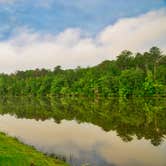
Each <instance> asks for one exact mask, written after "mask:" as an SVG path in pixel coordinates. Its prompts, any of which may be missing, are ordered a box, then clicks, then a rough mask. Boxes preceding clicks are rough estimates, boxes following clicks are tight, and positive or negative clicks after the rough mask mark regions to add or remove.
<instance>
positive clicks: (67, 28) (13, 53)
mask: <svg viewBox="0 0 166 166" xmlns="http://www.w3.org/2000/svg"><path fill="white" fill-rule="evenodd" d="M152 46H157V47H159V48H161V50H162V51H163V53H166V0H139V1H138V0H0V72H5V73H11V72H14V71H16V70H26V69H35V68H49V69H53V68H54V67H55V66H57V65H61V66H62V67H63V68H75V67H77V66H82V67H87V66H93V65H96V64H98V63H101V62H102V61H103V60H106V59H109V60H111V59H116V56H117V55H118V54H119V53H120V52H121V51H123V50H125V49H128V50H131V51H132V52H134V53H135V52H138V51H139V52H144V51H147V50H149V49H150V48H151V47H152Z"/></svg>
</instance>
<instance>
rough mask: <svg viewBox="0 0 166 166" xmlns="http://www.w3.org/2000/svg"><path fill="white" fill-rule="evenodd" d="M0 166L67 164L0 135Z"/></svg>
mask: <svg viewBox="0 0 166 166" xmlns="http://www.w3.org/2000/svg"><path fill="white" fill-rule="evenodd" d="M0 166H67V164H65V163H64V162H62V161H60V160H57V159H54V158H51V157H48V156H46V155H44V154H42V153H41V152H38V151H37V150H35V149H34V148H33V147H31V146H27V145H24V144H22V143H20V142H19V141H18V140H17V139H15V138H11V137H9V136H7V135H5V134H3V133H0Z"/></svg>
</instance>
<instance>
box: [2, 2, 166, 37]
mask: <svg viewBox="0 0 166 166" xmlns="http://www.w3.org/2000/svg"><path fill="white" fill-rule="evenodd" d="M0 2H1V4H0V27H1V28H0V33H1V34H0V38H1V39H5V38H7V37H10V35H11V34H12V32H13V31H14V30H15V29H16V28H19V27H23V26H24V27H28V28H30V29H31V30H34V31H38V32H42V33H51V34H57V33H58V32H61V31H63V30H65V29H66V28H69V27H70V28H81V29H82V30H84V31H87V32H89V33H91V34H92V35H93V34H96V33H97V32H99V31H101V30H102V28H104V27H105V26H107V25H110V24H113V23H115V22H116V21H117V20H119V19H121V18H125V17H134V16H137V15H140V14H143V13H146V12H148V11H151V10H155V9H160V8H163V7H165V6H166V1H164V0H139V1H138V0H35V1H34V0H15V1H14V0H6V1H5V0H0Z"/></svg>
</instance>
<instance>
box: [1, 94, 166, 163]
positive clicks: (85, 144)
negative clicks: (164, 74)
mask: <svg viewBox="0 0 166 166" xmlns="http://www.w3.org/2000/svg"><path fill="white" fill-rule="evenodd" d="M0 114H1V115H0V130H1V131H3V132H5V133H8V134H9V135H11V136H16V137H17V138H19V139H20V140H21V141H22V142H24V143H26V144H29V145H33V146H35V147H36V148H37V149H39V150H41V151H43V152H45V153H49V154H55V155H59V156H65V158H66V160H67V162H69V163H70V164H71V165H73V166H81V165H83V164H89V165H92V166H133V165H134V166H165V165H166V158H165V154H166V139H165V135H166V121H165V120H166V103H165V100H164V99H163V98H153V99H152V98H147V99H143V98H140V99H138V98H137V99H128V100H124V99H123V100H122V99H119V98H110V99H98V100H97V99H96V100H92V99H85V98H72V99H71V98H65V99H64V98H61V99H58V98H51V99H48V98H43V99H39V98H25V97H22V98H21V97H17V98H12V97H11V98H9V97H8V98H6V97H4V98H1V100H0Z"/></svg>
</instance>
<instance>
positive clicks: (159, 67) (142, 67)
mask: <svg viewBox="0 0 166 166" xmlns="http://www.w3.org/2000/svg"><path fill="white" fill-rule="evenodd" d="M0 95H12V96H20V95H33V96H38V95H39V96H41V95H43V96H56V95H61V96H92V97H100V96H103V97H109V96H123V97H129V96H156V95H157V96H166V55H164V54H163V53H162V52H161V50H160V49H159V48H158V47H152V48H151V49H150V50H149V51H147V52H144V53H135V54H134V53H132V52H131V51H129V50H124V51H122V52H121V53H120V55H119V56H117V59H116V60H106V61H103V62H102V63H100V64H98V65H96V66H93V67H87V68H81V67H77V68H76V69H66V70H63V69H62V68H61V66H56V67H55V68H54V70H48V69H35V70H26V71H17V72H16V73H12V74H3V73H2V74H0Z"/></svg>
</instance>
